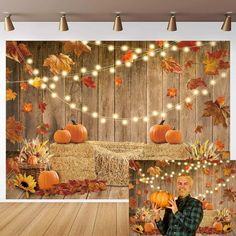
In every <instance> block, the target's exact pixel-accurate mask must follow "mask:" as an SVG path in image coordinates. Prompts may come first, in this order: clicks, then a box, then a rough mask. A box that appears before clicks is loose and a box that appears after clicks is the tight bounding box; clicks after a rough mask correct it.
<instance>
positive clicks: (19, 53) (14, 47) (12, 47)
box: [6, 41, 32, 63]
mask: <svg viewBox="0 0 236 236" xmlns="http://www.w3.org/2000/svg"><path fill="white" fill-rule="evenodd" d="M6 55H7V57H8V58H10V59H13V60H14V61H17V62H19V63H23V62H24V60H25V58H26V57H29V56H31V55H32V54H31V52H30V51H29V49H28V47H27V45H26V44H23V43H19V44H18V42H16V41H8V42H7V45H6Z"/></svg>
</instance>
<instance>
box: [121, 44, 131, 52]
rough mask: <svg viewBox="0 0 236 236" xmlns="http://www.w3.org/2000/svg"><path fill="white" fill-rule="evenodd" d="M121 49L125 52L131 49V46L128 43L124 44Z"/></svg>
mask: <svg viewBox="0 0 236 236" xmlns="http://www.w3.org/2000/svg"><path fill="white" fill-rule="evenodd" d="M120 49H121V51H123V52H125V51H127V50H128V49H129V47H128V46H127V45H122V46H121V48H120Z"/></svg>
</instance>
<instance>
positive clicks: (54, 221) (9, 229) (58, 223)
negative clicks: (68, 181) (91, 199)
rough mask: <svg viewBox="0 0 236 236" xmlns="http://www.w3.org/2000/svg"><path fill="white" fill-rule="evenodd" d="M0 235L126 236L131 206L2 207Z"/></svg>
mask: <svg viewBox="0 0 236 236" xmlns="http://www.w3.org/2000/svg"><path fill="white" fill-rule="evenodd" d="M0 235H2V236H8V235H9V236H16V235H17V236H19V235H21V236H39V235H45V236H47V235H48V236H54V235H55V236H64V235H70V236H72V235H75V236H90V235H95V236H115V235H121V236H126V235H129V226H128V203H0Z"/></svg>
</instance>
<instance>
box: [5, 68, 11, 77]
mask: <svg viewBox="0 0 236 236" xmlns="http://www.w3.org/2000/svg"><path fill="white" fill-rule="evenodd" d="M11 73H12V71H11V70H10V69H9V68H8V67H7V68H6V78H7V80H10V78H11Z"/></svg>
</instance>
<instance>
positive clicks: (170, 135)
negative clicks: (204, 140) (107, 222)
mask: <svg viewBox="0 0 236 236" xmlns="http://www.w3.org/2000/svg"><path fill="white" fill-rule="evenodd" d="M165 138H166V142H168V143H170V144H179V143H182V142H183V137H182V133H181V132H180V131H179V130H168V131H167V132H166V135H165Z"/></svg>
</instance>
